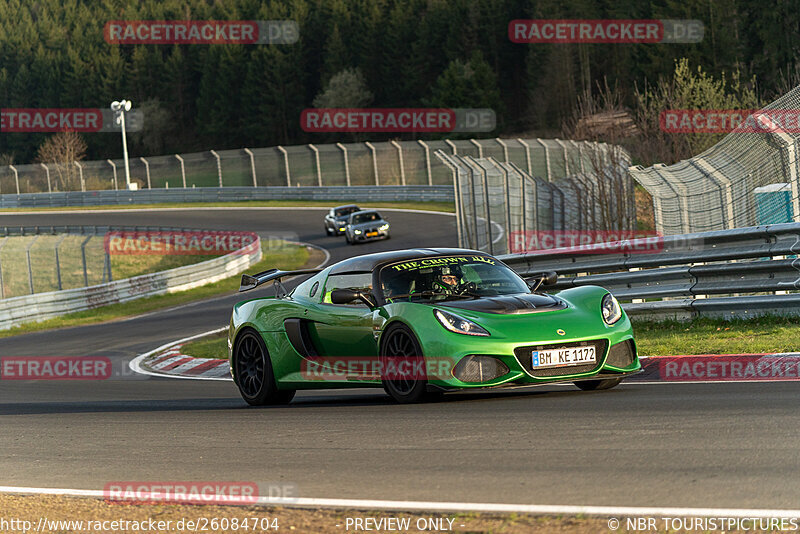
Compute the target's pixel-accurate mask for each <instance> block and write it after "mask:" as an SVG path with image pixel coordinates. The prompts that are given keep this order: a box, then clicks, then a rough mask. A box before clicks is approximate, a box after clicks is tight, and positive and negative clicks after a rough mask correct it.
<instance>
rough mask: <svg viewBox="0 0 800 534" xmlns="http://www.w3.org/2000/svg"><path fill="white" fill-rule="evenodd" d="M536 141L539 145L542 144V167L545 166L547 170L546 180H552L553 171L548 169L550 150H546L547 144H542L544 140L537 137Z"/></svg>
mask: <svg viewBox="0 0 800 534" xmlns="http://www.w3.org/2000/svg"><path fill="white" fill-rule="evenodd" d="M536 142H537V143H539V144H540V145H542V148H543V149H544V167H545V170H546V171H547V181H548V182H552V181H553V173H552V171H551V170H550V151H549V150H547V145H546V144H544V141H542V140H541V139H539V138H538V137H537V138H536ZM531 176H533V173H531Z"/></svg>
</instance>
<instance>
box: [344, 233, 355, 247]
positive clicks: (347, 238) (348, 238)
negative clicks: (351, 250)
mask: <svg viewBox="0 0 800 534" xmlns="http://www.w3.org/2000/svg"><path fill="white" fill-rule="evenodd" d="M344 239H345V241H347V244H348V245H355V244H356V243H355V241H353V240H352V239H350V236H349V235H347V234H344Z"/></svg>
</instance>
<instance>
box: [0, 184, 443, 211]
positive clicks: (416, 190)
mask: <svg viewBox="0 0 800 534" xmlns="http://www.w3.org/2000/svg"><path fill="white" fill-rule="evenodd" d="M454 198H455V195H454V193H453V186H452V185H382V186H349V187H348V186H322V187H318V186H299V187H280V186H275V187H196V188H186V189H183V188H171V189H142V190H139V191H126V190H118V191H113V190H111V191H67V192H61V193H22V194H19V195H7V194H4V195H0V209H2V208H36V207H47V208H62V207H69V206H104V205H116V204H120V205H122V204H162V203H186V202H241V201H246V200H330V201H334V202H340V201H342V202H369V201H373V202H429V201H437V202H453V199H454Z"/></svg>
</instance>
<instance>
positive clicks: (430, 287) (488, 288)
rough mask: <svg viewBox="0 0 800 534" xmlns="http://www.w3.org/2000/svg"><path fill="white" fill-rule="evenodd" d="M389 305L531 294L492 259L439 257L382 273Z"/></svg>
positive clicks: (400, 264) (398, 265)
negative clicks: (391, 303)
mask: <svg viewBox="0 0 800 534" xmlns="http://www.w3.org/2000/svg"><path fill="white" fill-rule="evenodd" d="M379 278H380V285H381V289H382V290H383V296H384V299H385V300H386V302H397V301H408V302H438V301H442V300H450V299H461V298H479V297H489V296H497V295H512V294H518V293H529V292H530V290H529V289H528V286H527V285H526V284H525V281H524V280H522V278H520V277H519V276H518V275H517V274H516V273H515V272H514V271H512V270H511V269H509V268H508V267H506V266H505V265H504V264H502V263H501V262H499V261H498V260H496V259H494V258H492V257H489V256H439V257H435V258H420V259H417V260H409V261H403V262H398V263H394V264H391V265H387V266H385V267H383V268H382V269H381V271H380V275H379Z"/></svg>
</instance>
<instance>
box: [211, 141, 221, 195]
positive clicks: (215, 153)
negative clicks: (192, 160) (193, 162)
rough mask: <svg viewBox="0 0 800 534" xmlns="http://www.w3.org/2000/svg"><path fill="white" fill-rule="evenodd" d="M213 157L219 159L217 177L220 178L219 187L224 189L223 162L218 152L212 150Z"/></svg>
mask: <svg viewBox="0 0 800 534" xmlns="http://www.w3.org/2000/svg"><path fill="white" fill-rule="evenodd" d="M211 155H212V156H214V157H215V158H217V176H218V177H219V186H220V187H222V161H220V159H219V154H217V151H216V150H212V151H211Z"/></svg>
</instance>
